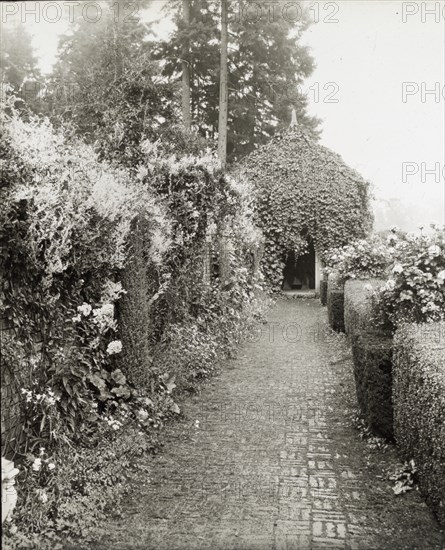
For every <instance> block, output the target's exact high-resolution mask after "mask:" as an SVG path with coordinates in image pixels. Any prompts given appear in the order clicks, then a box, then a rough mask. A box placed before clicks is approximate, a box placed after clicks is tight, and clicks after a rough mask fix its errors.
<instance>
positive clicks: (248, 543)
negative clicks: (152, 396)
mask: <svg viewBox="0 0 445 550" xmlns="http://www.w3.org/2000/svg"><path fill="white" fill-rule="evenodd" d="M325 319H326V310H324V309H322V308H321V307H320V306H319V304H318V302H317V301H315V300H310V299H309V300H302V299H297V300H280V301H279V302H278V303H277V305H276V306H275V307H274V308H273V309H272V311H271V312H270V315H269V319H268V323H267V324H265V325H262V327H261V331H258V332H256V333H254V334H252V336H251V338H250V341H249V342H247V343H245V344H243V346H241V348H240V351H239V354H238V356H237V358H236V359H235V360H232V361H228V362H227V364H226V365H225V366H224V369H223V372H222V374H221V375H220V376H219V377H218V378H216V379H215V380H214V381H213V382H212V384H208V385H206V386H204V387H203V389H202V392H201V394H200V395H199V396H197V397H196V398H194V399H190V398H189V399H187V400H186V401H185V402H184V403H183V405H182V408H183V412H184V419H182V420H180V421H179V422H175V423H172V425H170V426H169V427H168V428H167V433H166V444H165V448H164V450H163V451H162V453H160V455H158V456H156V457H154V458H153V459H152V460H151V472H150V476H149V477H150V479H145V480H140V482H139V484H138V486H137V488H136V493H135V495H134V498H133V499H132V500H131V501H130V502H129V504H128V506H127V509H126V512H125V514H124V517H123V518H122V519H120V520H118V521H117V522H115V523H113V524H111V525H110V526H107V527H106V531H107V534H106V535H105V536H104V537H102V541H101V543H100V544H102V545H103V548H115V549H120V550H124V549H127V550H136V549H155V548H156V549H159V550H164V549H165V550H174V549H195V548H196V549H197V548H202V549H224V550H230V549H233V550H235V549H252V550H254V549H262V548H268V549H274V550H281V549H283V550H284V549H287V550H289V549H301V550H306V549H308V550H309V549H310V550H317V549H320V550H321V549H326V548H329V549H348V550H354V549H366V550H370V549H374V548H375V549H377V548H385V547H386V546H381V545H380V544H379V540H383V539H379V529H380V528H381V527H380V525H379V523H380V522H379V521H378V520H377V519H376V517H377V516H376V515H375V513H374V512H375V507H376V506H377V507H378V503H379V502H380V501H382V498H383V497H381V496H380V493H378V489H375V488H374V486H373V484H371V483H370V482H369V479H368V478H367V477H366V476H365V474H364V473H363V471H364V464H365V460H366V457H365V455H366V450H365V444H364V443H363V442H361V441H360V440H359V439H358V436H357V432H356V431H354V430H353V429H352V428H351V426H350V423H349V422H348V421H347V420H346V419H345V415H344V411H343V412H342V411H340V410H338V407H337V406H336V397H337V395H336V394H337V393H338V390H339V383H340V378H339V374H338V373H339V366H338V363H339V361H335V360H334V359H335V358H334V356H333V349H332V346H331V344H330V342H329V338H324V337H323V333H324V331H326V330H327V328H326V320H325ZM340 362H341V361H340ZM386 486H387V487H388V489H387V492H388V495H387V496H386V497H384V498H388V499H394V498H396V497H394V495H391V494H390V493H391V489H390V485H389V482H387V484H386ZM376 491H377V492H376ZM416 498H417V497H416ZM376 503H377V504H376ZM421 504H422V503H421ZM419 510H420V512H419ZM385 513H386V512H385V510H384V509H383V511H382V514H383V515H384V514H385ZM388 513H389V514H391V511H389V512H388ZM414 513H415V514H418V513H420V515H421V521H423V519H422V518H426V520H427V521H428V522H430V524H431V525H432V526H433V528H435V529H437V531H438V528H437V527H436V526H435V523H434V520H433V519H432V518H431V516H430V512H429V511H428V510H427V509H426V508H423V507H420V504H419V507H418V510H417V511H416V512H414ZM393 514H394V512H393ZM422 514H423V516H422ZM382 517H383V516H382ZM426 520H425V521H426ZM388 521H390V522H392V524H394V525H396V524H397V522H398V518H397V517H395V514H394V517H392V518H391V517H390V518H389V520H388ZM428 525H429V524H428ZM438 533H439V531H438ZM394 536H395V535H394ZM437 537H438V538H435V539H434V540H435V541H438V540H439V538H440V535H439V534H438V535H437ZM419 540H420V542H419V543H418V545H416V544H415V541H413V546H410V548H441V547H442V546H441V544H440V543H438V544H437V545H431V544H430V545H427V546H422V535H421V533H419ZM442 540H443V539H442ZM393 542H394V544H391V546H388V548H389V547H391V548H399V546H397V540H396V539H395V540H394V541H393ZM100 544H99V546H95V548H102V546H100ZM425 544H426V543H425ZM403 548H407V546H403Z"/></svg>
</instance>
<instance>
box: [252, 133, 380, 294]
mask: <svg viewBox="0 0 445 550" xmlns="http://www.w3.org/2000/svg"><path fill="white" fill-rule="evenodd" d="M241 171H242V172H243V173H245V174H246V175H247V177H248V178H249V179H250V180H251V182H252V183H253V185H254V186H255V188H256V193H257V201H256V215H257V219H258V223H259V225H260V227H261V228H262V229H263V232H264V234H265V238H266V240H265V253H264V256H263V265H262V267H263V271H264V274H265V276H266V278H267V280H268V282H269V283H270V284H271V286H272V287H273V288H274V289H279V288H280V286H281V282H282V273H283V268H284V265H285V261H286V253H287V251H288V250H295V252H296V255H297V256H298V255H300V254H302V253H304V252H305V251H306V250H307V247H308V244H309V242H311V241H312V242H313V244H314V246H315V249H316V250H317V251H318V253H319V254H320V257H321V259H322V260H323V259H324V255H325V251H327V250H328V249H331V248H334V247H338V246H342V245H345V244H346V243H348V242H350V241H351V240H352V239H355V238H360V237H364V236H365V235H366V234H367V232H368V231H369V230H370V228H371V226H372V214H371V209H370V200H369V185H368V183H367V182H366V181H365V180H363V178H362V177H361V176H360V175H359V174H358V173H357V172H356V171H355V170H352V169H351V168H349V167H348V166H347V165H346V164H345V163H344V162H343V160H342V159H341V157H340V156H339V155H337V154H335V153H334V152H332V151H330V150H329V149H327V148H326V147H323V146H321V145H320V144H318V143H317V142H316V141H314V140H313V139H312V138H311V137H310V136H309V135H307V134H306V133H305V132H304V130H302V129H300V128H296V129H292V130H289V131H287V132H285V133H281V134H278V135H276V136H275V137H274V138H273V139H272V140H271V141H270V142H269V143H268V144H266V145H264V146H263V147H260V148H259V149H257V150H256V151H254V152H253V153H251V154H250V155H249V156H248V157H246V158H245V159H244V161H243V162H242V165H241Z"/></svg>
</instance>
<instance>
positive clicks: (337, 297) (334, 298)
mask: <svg viewBox="0 0 445 550" xmlns="http://www.w3.org/2000/svg"><path fill="white" fill-rule="evenodd" d="M326 305H327V306H328V319H329V325H330V327H331V328H332V329H333V330H336V331H337V332H344V330H345V322H344V313H343V308H344V287H343V285H338V283H337V282H336V280H335V276H334V275H332V274H331V275H329V277H328V291H327V299H326Z"/></svg>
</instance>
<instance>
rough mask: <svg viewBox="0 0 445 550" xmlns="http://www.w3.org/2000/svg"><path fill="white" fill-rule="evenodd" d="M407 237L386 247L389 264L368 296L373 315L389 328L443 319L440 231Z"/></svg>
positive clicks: (444, 243) (444, 246)
mask: <svg viewBox="0 0 445 550" xmlns="http://www.w3.org/2000/svg"><path fill="white" fill-rule="evenodd" d="M432 229H433V230H432V231H431V232H430V233H420V234H408V235H406V238H404V239H398V240H397V241H396V242H395V243H394V245H393V246H391V247H390V250H391V256H392V265H391V266H390V275H389V278H388V279H387V281H386V283H385V285H384V286H382V287H380V288H379V289H378V290H377V291H376V292H374V293H373V294H372V299H373V301H374V309H375V311H376V316H377V317H379V318H380V319H384V320H385V322H386V323H387V324H388V325H389V326H390V327H392V330H394V328H395V327H397V326H398V325H400V324H402V323H403V322H405V321H408V322H417V323H422V322H428V321H429V322H431V321H440V320H443V319H444V316H445V240H444V230H443V229H440V228H436V227H433V228H432Z"/></svg>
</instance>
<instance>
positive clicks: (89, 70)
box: [53, 0, 173, 164]
mask: <svg viewBox="0 0 445 550" xmlns="http://www.w3.org/2000/svg"><path fill="white" fill-rule="evenodd" d="M128 5H129V4H128V2H126V1H124V0H118V2H115V3H114V4H113V8H114V9H113V10H111V9H110V10H103V12H102V13H103V17H102V18H101V19H100V21H98V22H97V23H91V22H89V21H86V20H84V19H80V20H79V21H77V23H76V24H75V26H74V29H72V30H71V31H70V32H69V33H68V34H66V35H64V36H63V37H62V38H61V41H60V44H59V54H58V58H59V60H58V63H57V64H56V66H55V69H54V73H53V89H54V90H56V91H57V96H58V97H57V100H56V101H55V102H54V112H53V115H57V116H59V117H62V118H63V119H64V120H65V121H66V120H69V121H71V122H72V123H73V124H74V126H75V128H76V130H77V131H78V132H79V133H80V134H82V135H83V137H84V138H85V139H86V140H87V141H90V142H95V143H96V144H97V145H98V148H99V149H101V148H102V149H104V150H105V149H106V150H107V154H110V151H114V154H115V155H116V156H119V158H120V159H121V160H122V158H125V157H126V156H128V159H127V161H128V163H129V164H131V162H132V156H131V155H132V151H133V150H134V146H137V144H138V143H139V142H140V140H141V139H142V138H143V137H150V138H153V139H156V138H157V133H158V132H159V129H160V128H161V127H162V126H163V125H164V124H165V121H166V120H167V119H169V118H170V117H171V99H172V93H173V92H172V88H171V86H169V85H168V84H166V83H165V80H164V79H163V78H162V77H161V76H160V69H159V67H158V62H156V61H155V60H153V58H152V55H151V52H152V45H151V43H150V42H149V41H148V40H147V36H148V35H149V32H148V30H147V26H146V25H145V24H143V23H142V22H141V21H140V19H139V18H138V17H137V16H129V14H128ZM126 10H127V11H126ZM62 98H65V100H64V101H62Z"/></svg>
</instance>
